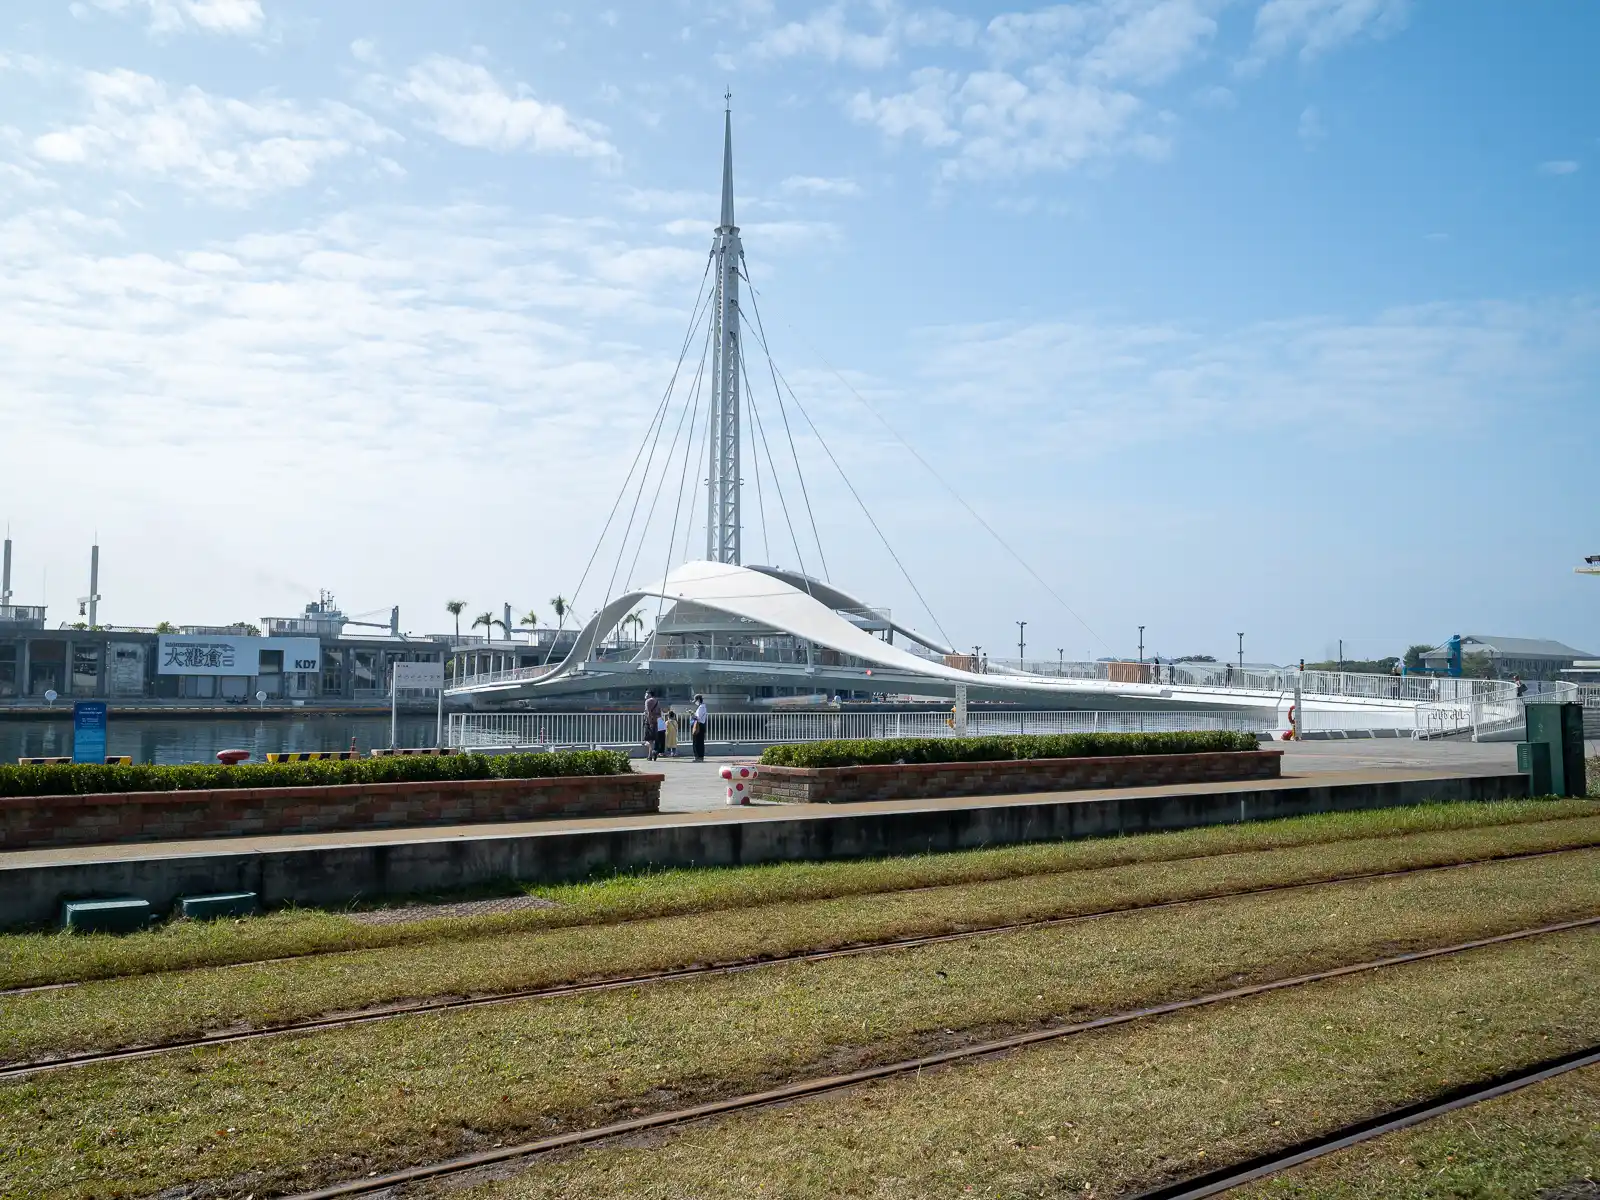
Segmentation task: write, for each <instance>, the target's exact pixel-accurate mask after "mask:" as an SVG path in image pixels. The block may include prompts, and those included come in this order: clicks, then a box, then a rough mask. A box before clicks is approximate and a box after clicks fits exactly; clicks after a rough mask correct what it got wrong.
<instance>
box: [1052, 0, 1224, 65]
mask: <svg viewBox="0 0 1600 1200" xmlns="http://www.w3.org/2000/svg"><path fill="white" fill-rule="evenodd" d="M1119 7H1121V6H1119ZM1209 7H1211V5H1209V4H1207V3H1205V2H1204V0H1159V2H1158V3H1155V4H1151V5H1149V6H1148V7H1145V8H1142V9H1140V8H1134V9H1132V11H1131V12H1130V13H1129V15H1127V16H1126V17H1125V18H1123V19H1120V20H1114V21H1113V22H1112V23H1111V25H1110V28H1109V29H1108V30H1107V31H1106V33H1105V36H1104V38H1103V39H1102V40H1101V41H1100V42H1099V44H1098V45H1096V46H1095V47H1094V48H1093V49H1092V50H1090V51H1089V53H1088V54H1087V55H1085V57H1084V60H1083V69H1084V71H1085V73H1086V74H1087V75H1088V76H1090V77H1091V78H1095V79H1103V80H1106V81H1108V82H1118V81H1123V80H1129V81H1132V82H1135V83H1142V84H1156V83H1161V82H1163V81H1165V80H1167V79H1169V78H1171V77H1172V76H1173V75H1175V74H1177V72H1178V71H1180V70H1182V69H1183V68H1184V67H1186V66H1187V65H1189V63H1191V62H1192V61H1194V60H1195V59H1196V58H1197V57H1199V55H1200V53H1201V51H1202V49H1203V48H1204V46H1205V45H1206V44H1207V43H1209V42H1210V41H1211V39H1212V37H1213V36H1215V34H1216V32H1217V23H1216V21H1215V20H1213V19H1212V18H1211V16H1210V15H1209V13H1208V12H1207V11H1206V10H1207V9H1208V8H1209ZM1119 15H1120V14H1119Z"/></svg>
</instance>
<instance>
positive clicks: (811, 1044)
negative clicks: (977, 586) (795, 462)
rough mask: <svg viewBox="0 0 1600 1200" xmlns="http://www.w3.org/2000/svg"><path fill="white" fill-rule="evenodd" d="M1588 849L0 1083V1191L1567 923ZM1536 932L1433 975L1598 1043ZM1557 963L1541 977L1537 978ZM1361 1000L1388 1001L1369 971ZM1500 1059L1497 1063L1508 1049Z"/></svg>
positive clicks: (285, 1147)
mask: <svg viewBox="0 0 1600 1200" xmlns="http://www.w3.org/2000/svg"><path fill="white" fill-rule="evenodd" d="M1595 858H1596V856H1595V855H1584V856H1578V857H1576V858H1574V857H1570V856H1563V857H1561V858H1556V859H1539V860H1530V861H1525V862H1518V863H1504V864H1494V865H1486V866H1482V867H1474V868H1471V869H1468V870H1462V871H1450V872H1440V873H1436V874H1430V875H1423V876H1412V877H1407V878H1404V879H1397V880H1382V881H1365V882H1359V883H1347V884H1336V885H1329V886H1328V887H1324V888H1318V889H1316V890H1314V891H1307V892H1303V893H1293V894H1289V895H1281V894H1280V895H1273V896H1263V897H1249V898H1239V899H1232V900H1225V901H1216V902H1211V903H1207V904H1204V905H1200V906H1197V907H1195V908H1191V909H1185V910H1180V911H1168V912H1159V913H1150V912H1146V913H1128V914H1122V915H1119V916H1115V917H1109V918H1105V919H1103V920H1099V921H1094V922H1089V923H1086V924H1082V925H1073V926H1066V927H1058V928H1054V929H1048V930H1033V931H1027V932H1021V933H1012V934H1004V935H997V936H994V937H988V938H983V939H977V940H974V941H969V942H961V943H952V944H947V945H941V946H933V947H925V948H921V949H916V950H906V951H898V952H894V953H889V954H881V955H871V956H865V957H857V958H846V959H835V960H831V961H827V962H820V963H806V964H790V965H784V966H779V967H774V968H772V969H770V970H766V971H761V972H754V973H749V974H743V975H737V976H728V977H719V978H711V979H704V980H696V981H690V982H684V983H679V984H671V985H664V986H657V987H643V988H637V989H631V990H625V991H615V992H607V993H600V994H594V995H588V996H581V997H572V998H567V999H562V1000H554V1001H547V1002H538V1003H527V1004H515V1005H507V1006H502V1007H495V1008H488V1009H481V1010H475V1011H469V1012H457V1013H449V1014H437V1015H430V1016H425V1017H409V1018H401V1019H398V1020H395V1021H390V1022H386V1023H383V1024H380V1025H371V1026H365V1027H360V1028H354V1029H347V1030H339V1031H333V1032H329V1033H325V1034H319V1035H316V1036H311V1037H304V1038H288V1039H282V1040H274V1041H269V1042H262V1043H255V1044H249V1045H240V1046H231V1047H230V1046H224V1047H215V1048H209V1049H205V1050H195V1051H184V1052H179V1053H175V1054H172V1055H166V1056H162V1057H160V1058H156V1059H150V1060H145V1061H140V1062H133V1063H126V1064H116V1065H107V1066H103V1067H93V1068H85V1069H81V1070H74V1071H68V1072H60V1073H54V1074H48V1075H43V1076H38V1077H36V1078H34V1079H31V1080H24V1081H18V1082H14V1083H10V1084H5V1085H0V1194H3V1195H5V1196H7V1197H35V1196H46V1195H51V1196H73V1197H76V1196H97V1197H98V1196H131V1195H145V1194H149V1193H153V1192H156V1191H160V1190H162V1189H164V1188H169V1187H174V1186H177V1185H180V1184H184V1183H189V1182H198V1181H203V1180H208V1179H209V1180H223V1181H228V1188H227V1189H225V1190H228V1191H231V1192H236V1193H238V1194H240V1195H243V1194H244V1193H247V1192H256V1193H258V1194H259V1193H262V1192H267V1193H271V1192H276V1191H282V1190H289V1189H291V1188H292V1187H294V1186H296V1185H310V1184H313V1183H316V1182H322V1181H326V1180H329V1179H332V1178H336V1177H339V1176H343V1175H347V1174H353V1173H361V1172H365V1171H369V1170H375V1169H380V1168H382V1167H389V1166H396V1165H400V1164H404V1163H410V1162H417V1161H426V1160H430V1159H434V1158H438V1157H443V1156H446V1155H449V1154H454V1153H461V1152H464V1151H467V1150H470V1149H475V1148H481V1147H483V1146H486V1145H490V1144H493V1143H494V1142H496V1141H506V1140H513V1139H522V1138H526V1137H529V1136H537V1135H539V1134H542V1133H547V1132H554V1131H556V1130H558V1129H561V1128H571V1127H575V1126H583V1125H592V1124H598V1123H602V1122H604V1121H606V1120H609V1119H615V1118H617V1117H619V1116H622V1115H626V1114H628V1113H630V1112H637V1111H644V1110H652V1109H660V1108H666V1107H674V1106H676V1105H677V1104H680V1103H686V1102H693V1101H694V1100H697V1099H702V1098H707V1097H710V1096H715V1095H721V1094H727V1093H730V1092H741V1091H746V1090H750V1089H751V1088H754V1087H757V1086H760V1085H761V1084H763V1083H766V1082H770V1081H774V1080H778V1079H784V1078H793V1077H796V1076H807V1075H813V1074H820V1073H827V1072H830V1071H832V1070H837V1069H847V1068H849V1067H851V1066H855V1065H859V1064H863V1063H866V1062H872V1061H887V1060H892V1059H898V1058H901V1057H905V1056H907V1055H910V1054H914V1053H919V1052H923V1051H926V1050H930V1049H933V1048H937V1047H939V1046H943V1045H950V1044H959V1043H961V1042H963V1041H966V1040H971V1039H973V1038H981V1037H987V1036H991V1035H995V1034H998V1033H1002V1032H1005V1031H1009V1030H1015V1029H1022V1028H1031V1027H1038V1026H1040V1025H1044V1024H1051V1023H1055V1022H1059V1021H1064V1020H1075V1019H1081V1018H1083V1017H1086V1016H1089V1015H1093V1014H1096V1013H1104V1012H1111V1011H1120V1010H1124V1009H1128V1008H1133V1007H1138V1006H1141V1005H1144V1004H1148V1003H1152V1002H1156V1001H1159V1000H1163V999H1170V998H1176V997H1180V996H1188V995H1196V994H1201V993H1204V992H1207V991H1212V990H1217V989H1218V988H1221V987H1227V986H1233V985H1235V984H1238V983H1244V982H1248V981H1251V980H1257V979H1266V978H1277V977H1282V976H1284V975H1288V974H1292V973H1295V972H1298V971H1302V970H1307V969H1315V968H1317V967H1323V966H1332V965H1336V964H1339V963H1344V962H1350V961H1357V960H1360V959H1364V958H1368V957H1372V956H1375V955H1379V954H1386V953H1392V952H1395V951H1397V950H1402V949H1407V948H1416V947H1420V946H1425V945H1439V944H1445V943H1450V942H1456V941H1462V940H1467V939H1469V938H1473V937H1476V936H1480V935H1483V934H1486V933H1493V932H1497V931H1501V930H1506V929H1512V928H1517V927H1521V926H1526V925H1532V924H1537V923H1541V922H1544V921H1549V920H1554V919H1559V918H1560V917H1562V916H1567V915H1572V914H1574V913H1578V912H1582V913H1592V912H1593V911H1594V908H1595V900H1596V887H1595V884H1596V875H1595V861H1594V860H1595ZM1548 940H1550V941H1551V942H1552V944H1555V945H1559V947H1562V948H1564V949H1561V950H1560V951H1559V952H1558V951H1557V950H1555V949H1550V948H1543V949H1541V948H1534V949H1533V950H1523V949H1519V950H1518V952H1517V953H1516V954H1514V955H1509V957H1506V956H1501V955H1498V954H1490V953H1488V952H1485V953H1482V954H1475V955H1473V956H1472V961H1473V963H1474V964H1476V966H1475V967H1474V968H1473V969H1472V970H1469V971H1462V970H1459V969H1454V968H1453V969H1452V970H1451V972H1450V973H1449V977H1450V978H1451V979H1452V980H1454V981H1456V982H1457V983H1459V984H1460V985H1461V986H1462V987H1464V988H1466V989H1467V994H1468V995H1470V994H1473V993H1472V989H1473V988H1480V989H1481V988H1483V987H1491V990H1490V991H1489V992H1488V993H1486V994H1487V995H1493V994H1494V993H1493V990H1492V988H1500V989H1501V990H1502V991H1503V992H1504V993H1505V995H1506V996H1507V997H1508V1001H1507V1004H1506V1005H1504V1006H1502V1009H1503V1011H1502V1012H1500V1013H1499V1014H1498V1015H1496V1016H1495V1020H1496V1021H1499V1022H1500V1023H1501V1024H1502V1025H1504V1026H1505V1028H1507V1029H1511V1028H1513V1027H1514V1028H1516V1029H1520V1030H1524V1031H1528V1030H1532V1031H1536V1032H1537V1033H1538V1034H1543V1033H1551V1034H1552V1036H1554V1033H1555V1032H1559V1031H1576V1030H1581V1031H1582V1033H1583V1036H1592V1035H1595V1034H1597V1033H1600V990H1597V989H1595V988H1593V986H1592V983H1591V980H1592V973H1593V971H1594V969H1595V968H1596V967H1597V966H1600V958H1597V957H1596V954H1597V951H1600V935H1590V936H1588V937H1587V938H1584V937H1574V936H1572V935H1556V936H1555V937H1553V938H1551V939H1548ZM1541 945H1542V940H1541ZM1540 955H1544V956H1545V957H1544V958H1540ZM1552 956H1553V957H1552ZM1563 956H1564V957H1563ZM1502 960H1503V961H1510V962H1514V963H1524V962H1538V963H1542V964H1544V965H1543V966H1540V967H1539V969H1538V970H1537V971H1534V970H1528V969H1523V968H1519V969H1518V970H1517V971H1512V972H1510V974H1509V975H1508V974H1506V973H1505V972H1501V973H1500V974H1499V975H1496V974H1495V972H1494V971H1493V970H1491V969H1490V967H1491V965H1492V964H1493V963H1495V962H1499V961H1502ZM1556 962H1559V963H1560V964H1561V969H1560V970H1557V969H1555V968H1554V967H1550V965H1549V964H1551V963H1556ZM1547 968H1548V969H1547ZM1407 970H1410V968H1407ZM1563 972H1565V973H1563ZM1485 981H1487V982H1485ZM1365 986H1372V987H1377V988H1379V989H1380V990H1382V989H1383V988H1387V987H1388V986H1389V985H1387V984H1384V983H1382V982H1381V981H1380V980H1378V979H1376V978H1374V979H1372V980H1369V981H1367V984H1366V985H1365ZM1462 1003H1463V1005H1464V1006H1466V1005H1468V1003H1469V1002H1468V1001H1466V1000H1464V1001H1463V1002H1462ZM1473 1003H1475V1002H1473ZM1474 1011H1476V1010H1474ZM1497 1027H1498V1026H1497ZM1573 1036H1577V1035H1576V1034H1575V1033H1574V1034H1573ZM1569 1040H1570V1039H1569ZM1518 1044H1519V1045H1520V1043H1518ZM1497 1045H1498V1043H1497ZM1501 1050H1502V1051H1504V1053H1505V1054H1506V1055H1509V1054H1510V1043H1505V1044H1504V1045H1503V1046H1501ZM1464 1061H1465V1060H1464ZM1473 1061H1477V1060H1473ZM1497 1061H1498V1060H1497ZM1517 1061H1521V1060H1520V1059H1519V1058H1517V1057H1515V1056H1510V1057H1506V1058H1505V1063H1508V1064H1514V1063H1515V1062H1517ZM1234 1065H1235V1066H1237V1064H1236V1063H1235V1064H1234ZM1320 1082H1323V1083H1327V1082H1328V1081H1327V1080H1320ZM566 1194H568V1195H582V1194H596V1193H593V1192H587V1191H586V1190H585V1189H583V1188H575V1189H573V1190H571V1191H569V1192H567V1193H566Z"/></svg>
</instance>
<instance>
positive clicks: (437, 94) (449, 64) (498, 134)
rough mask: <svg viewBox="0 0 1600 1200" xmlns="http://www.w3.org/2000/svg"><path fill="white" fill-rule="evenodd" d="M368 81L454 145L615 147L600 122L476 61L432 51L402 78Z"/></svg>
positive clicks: (582, 153) (581, 151) (585, 153)
mask: <svg viewBox="0 0 1600 1200" xmlns="http://www.w3.org/2000/svg"><path fill="white" fill-rule="evenodd" d="M372 82H374V83H375V84H376V85H377V86H379V87H380V88H381V89H383V90H386V91H387V92H388V93H389V94H390V95H391V96H393V97H394V98H395V99H397V100H399V101H400V102H402V103H403V104H406V105H409V106H413V107H414V108H416V109H417V110H419V111H420V113H421V117H420V123H421V124H422V125H423V126H424V127H425V128H427V129H430V130H432V131H433V132H434V133H437V134H438V135H439V136H440V137H442V138H445V139H446V140H448V141H452V142H455V143H457V144H458V145H462V146H473V147H477V148H479V149H485V150H498V151H511V150H531V151H533V152H535V153H547V154H572V155H576V156H578V157H580V158H611V157H615V155H616V153H617V151H616V147H614V146H613V145H612V144H611V143H610V142H608V141H606V140H605V136H604V135H605V127H604V126H602V125H599V124H597V123H596V122H594V121H587V120H583V119H581V118H578V117H574V116H572V115H571V114H570V113H568V112H567V110H566V109H565V108H563V107H562V106H561V105H559V104H555V103H551V102H548V101H543V100H538V99H535V98H534V96H533V95H532V94H531V92H530V91H529V90H528V89H527V88H526V87H524V86H522V85H520V84H518V85H516V86H515V87H514V88H512V89H507V88H506V86H505V85H503V84H502V83H501V82H500V81H499V80H498V79H496V78H495V77H494V75H493V74H491V73H490V72H489V70H488V68H486V67H484V66H482V65H480V64H478V63H469V62H464V61H463V60H461V59H459V58H449V57H446V56H444V55H437V54H436V55H432V56H430V57H428V58H425V59H423V60H422V61H421V62H419V63H417V64H416V65H415V66H414V67H412V68H411V69H410V71H408V72H407V73H406V75H405V77H404V78H403V79H397V80H374V81H372Z"/></svg>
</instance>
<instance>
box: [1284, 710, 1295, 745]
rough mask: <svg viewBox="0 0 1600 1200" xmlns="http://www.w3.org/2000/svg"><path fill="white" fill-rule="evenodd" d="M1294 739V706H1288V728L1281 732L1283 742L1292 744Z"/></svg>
mask: <svg viewBox="0 0 1600 1200" xmlns="http://www.w3.org/2000/svg"><path fill="white" fill-rule="evenodd" d="M1294 739H1295V725H1294V705H1292V704H1291V705H1289V728H1287V729H1285V730H1284V731H1283V740H1284V741H1286V742H1292V741H1294Z"/></svg>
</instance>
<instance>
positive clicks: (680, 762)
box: [633, 738, 1517, 813]
mask: <svg viewBox="0 0 1600 1200" xmlns="http://www.w3.org/2000/svg"><path fill="white" fill-rule="evenodd" d="M1273 748H1274V749H1278V750H1282V751H1283V752H1284V753H1283V773H1284V774H1285V775H1294V776H1303V775H1313V774H1321V773H1323V772H1343V771H1388V770H1396V771H1425V772H1436V773H1441V774H1446V775H1499V774H1502V773H1506V772H1511V771H1515V770H1516V769H1517V748H1516V746H1515V745H1514V744H1513V743H1510V742H1491V743H1485V744H1481V745H1480V744H1478V743H1475V742H1464V741H1454V740H1451V741H1436V742H1413V741H1411V740H1410V739H1406V738H1372V739H1361V740H1358V741H1349V742H1322V741H1315V742H1274V743H1273ZM752 761H754V760H753V759H751V758H749V757H744V758H713V759H708V760H706V761H705V762H703V763H697V762H694V761H693V760H692V759H688V758H661V759H657V760H656V762H655V763H654V764H651V763H648V762H645V761H643V760H637V761H635V762H634V764H633V766H634V769H635V770H637V771H643V770H647V769H648V770H655V771H659V772H660V773H661V774H662V775H663V776H665V779H664V780H663V781H662V784H661V811H662V812H664V813H687V812H707V811H710V810H722V809H724V808H725V806H726V802H727V792H726V788H727V784H726V783H725V782H724V781H723V780H722V778H721V776H719V775H718V774H717V771H718V770H719V769H720V768H721V767H723V766H725V765H726V764H728V763H730V762H752ZM1046 794H1049V793H1046ZM1060 795H1062V796H1084V795H1088V793H1085V792H1063V793H1060Z"/></svg>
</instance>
